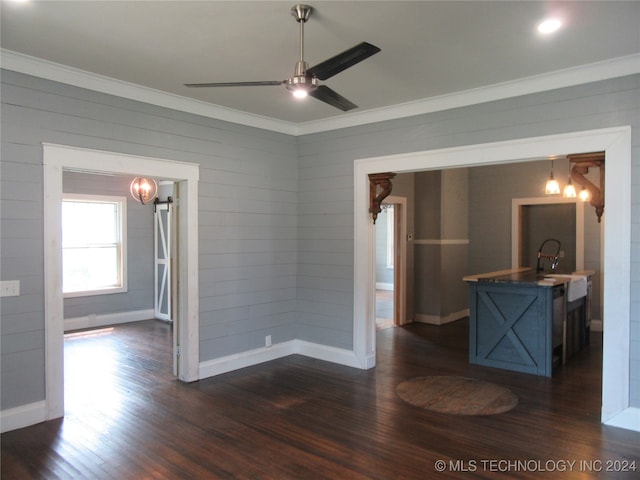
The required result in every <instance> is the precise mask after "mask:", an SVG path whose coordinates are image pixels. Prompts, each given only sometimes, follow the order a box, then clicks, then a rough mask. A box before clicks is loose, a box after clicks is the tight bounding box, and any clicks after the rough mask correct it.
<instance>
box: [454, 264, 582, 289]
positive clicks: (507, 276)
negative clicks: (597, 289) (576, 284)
mask: <svg viewBox="0 0 640 480" xmlns="http://www.w3.org/2000/svg"><path fill="white" fill-rule="evenodd" d="M593 273H594V272H593V271H592V270H581V271H579V272H573V273H572V274H560V273H558V274H554V273H536V272H535V270H534V269H532V268H530V267H521V268H512V269H507V270H498V271H496V272H488V273H480V274H477V275H467V276H465V277H463V278H462V279H463V280H464V281H465V282H491V283H510V284H526V285H539V286H542V287H554V286H556V285H562V284H563V283H567V282H569V281H570V280H571V279H572V278H575V276H589V275H593Z"/></svg>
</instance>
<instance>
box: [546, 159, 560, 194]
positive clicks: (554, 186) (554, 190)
mask: <svg viewBox="0 0 640 480" xmlns="http://www.w3.org/2000/svg"><path fill="white" fill-rule="evenodd" d="M544 193H545V195H559V194H560V185H558V181H557V180H556V179H555V178H554V176H553V160H551V175H549V180H547V183H546V184H545V186H544Z"/></svg>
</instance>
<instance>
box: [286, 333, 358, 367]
mask: <svg viewBox="0 0 640 480" xmlns="http://www.w3.org/2000/svg"><path fill="white" fill-rule="evenodd" d="M295 342H296V352H295V353H298V354H300V355H304V356H305V357H311V358H316V359H318V360H324V361H326V362H331V363H337V364H339V365H344V366H346V367H354V368H363V366H362V365H360V363H359V362H358V359H357V358H356V354H355V352H353V351H352V350H345V349H344V348H336V347H329V346H327V345H320V344H318V343H311V342H305V341H304V340H295ZM364 368H366V366H365V367H364Z"/></svg>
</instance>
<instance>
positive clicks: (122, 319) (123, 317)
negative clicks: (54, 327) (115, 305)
mask: <svg viewBox="0 0 640 480" xmlns="http://www.w3.org/2000/svg"><path fill="white" fill-rule="evenodd" d="M153 317H154V312H153V308H149V309H146V310H132V311H129V312H118V313H105V314H104V315H96V314H92V315H87V316H85V317H75V318H65V319H64V331H65V332H68V331H70V330H78V329H80V328H93V327H104V326H105V325H116V324H118V323H129V322H138V321H140V320H149V319H150V318H153Z"/></svg>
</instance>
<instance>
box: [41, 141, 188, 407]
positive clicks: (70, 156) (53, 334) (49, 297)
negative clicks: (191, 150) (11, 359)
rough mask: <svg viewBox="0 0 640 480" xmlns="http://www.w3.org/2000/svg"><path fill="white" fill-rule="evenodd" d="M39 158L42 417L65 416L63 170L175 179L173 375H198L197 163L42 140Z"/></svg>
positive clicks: (181, 378) (186, 379)
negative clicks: (176, 350)
mask: <svg viewBox="0 0 640 480" xmlns="http://www.w3.org/2000/svg"><path fill="white" fill-rule="evenodd" d="M43 164H44V262H45V264H44V270H45V271H44V294H45V306H44V317H45V318H44V320H45V362H46V363H45V395H46V398H45V403H46V419H47V420H51V419H53V418H59V417H62V416H64V308H63V307H64V304H63V297H62V228H61V207H60V205H61V203H62V173H63V171H64V170H80V171H84V172H89V173H103V174H125V175H131V177H132V178H133V177H136V176H140V175H148V176H153V177H160V178H162V179H168V180H173V181H175V182H179V186H180V198H179V199H178V201H179V202H180V209H181V215H180V216H179V225H178V243H179V250H178V266H179V267H178V271H177V272H175V273H176V275H177V276H178V277H179V288H178V291H177V292H176V300H177V302H178V319H177V320H179V322H180V324H181V328H180V333H179V335H180V339H179V341H180V345H181V346H182V356H181V358H180V362H179V368H178V378H179V379H180V380H183V381H186V382H190V381H195V380H198V370H199V332H198V329H199V298H200V297H199V292H198V178H199V170H200V167H199V165H197V164H193V163H183V162H175V161H171V160H164V159H158V158H151V157H140V156H136V155H127V154H120V153H112V152H105V151H100V150H90V149H84V148H78V147H69V146H62V145H53V144H47V143H44V144H43Z"/></svg>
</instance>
